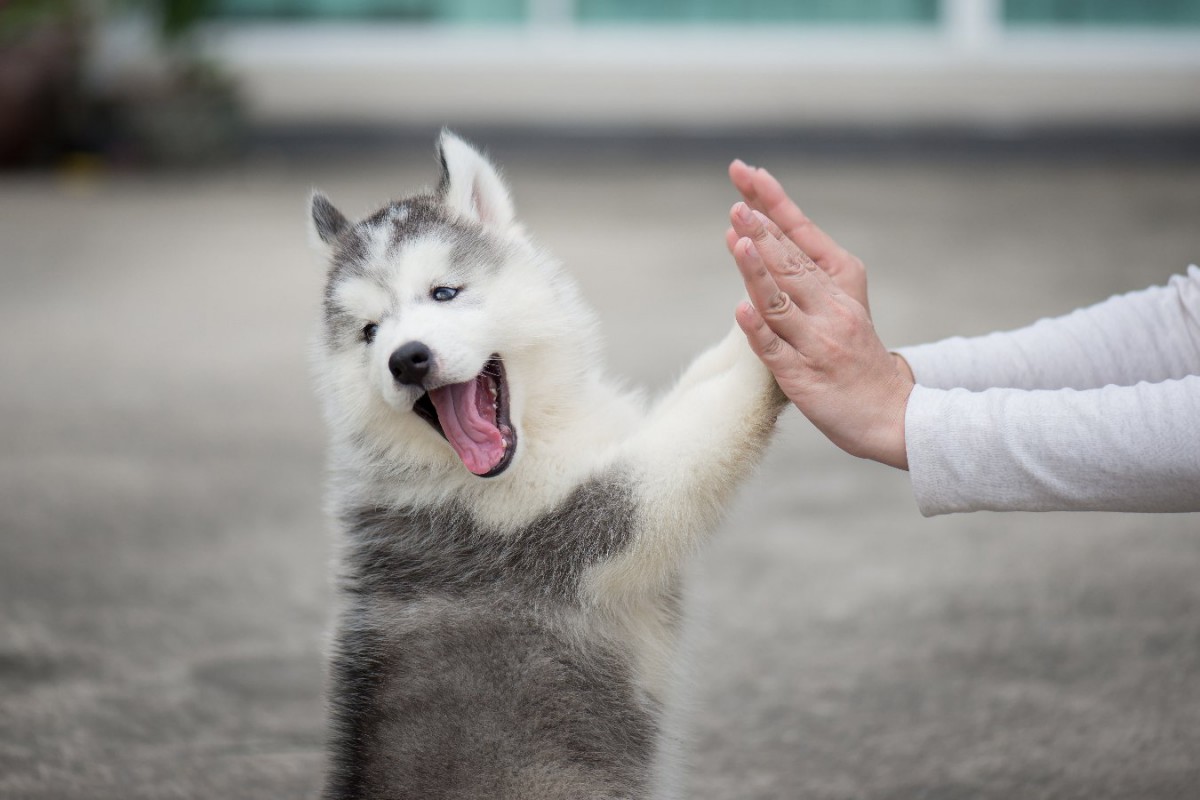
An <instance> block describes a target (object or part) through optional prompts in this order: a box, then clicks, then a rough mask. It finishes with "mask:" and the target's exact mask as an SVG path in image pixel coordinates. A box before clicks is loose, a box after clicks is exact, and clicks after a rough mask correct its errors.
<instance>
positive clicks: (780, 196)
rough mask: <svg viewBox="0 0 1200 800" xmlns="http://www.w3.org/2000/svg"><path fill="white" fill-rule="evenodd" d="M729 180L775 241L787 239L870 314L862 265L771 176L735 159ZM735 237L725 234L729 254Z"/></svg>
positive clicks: (732, 233)
mask: <svg viewBox="0 0 1200 800" xmlns="http://www.w3.org/2000/svg"><path fill="white" fill-rule="evenodd" d="M729 179H730V180H731V181H733V185H734V186H735V187H736V188H737V190H738V191H739V192H741V195H742V198H743V199H744V200H745V201H746V205H748V206H750V208H752V209H754V210H755V211H758V212H759V213H761V214H763V215H765V216H766V217H767V226H768V229H769V230H770V231H771V232H772V233H773V234H774V235H775V237H776V238H779V237H786V238H788V239H790V240H791V241H792V242H793V243H794V244H795V245H796V246H797V247H799V248H800V249H801V250H803V251H804V252H805V253H806V254H807V255H808V257H809V258H811V259H812V261H813V262H814V263H815V264H816V265H817V266H818V267H820V268H821V269H822V270H823V271H824V272H825V274H826V275H828V276H829V277H830V278H832V279H833V282H834V283H835V284H837V286H838V288H839V289H841V290H842V291H843V292H845V293H846V294H848V295H850V296H851V297H853V298H854V299H855V300H857V301H858V302H859V303H860V304H862V307H863V308H865V309H866V310H867V314H868V315H870V313H871V306H870V303H869V302H868V301H867V270H866V267H864V266H863V262H862V261H861V260H860V259H858V258H857V257H856V256H854V255H853V254H852V253H850V252H849V251H847V250H846V249H845V248H843V247H841V246H840V245H839V244H838V243H837V242H835V241H834V240H833V239H832V238H831V237H830V236H829V235H828V234H827V233H825V232H824V231H822V230H821V229H820V228H818V227H817V226H816V225H815V224H814V223H813V221H812V220H810V219H809V218H808V217H807V216H806V215H805V213H804V212H803V211H801V210H800V207H799V206H797V205H796V204H795V202H793V201H792V198H790V197H788V195H787V192H785V191H784V189H783V186H782V185H781V184H780V183H779V181H777V180H775V178H774V176H772V175H771V173H769V172H767V171H766V170H765V169H763V168H761V167H752V166H750V165H749V164H747V163H745V162H744V161H742V160H741V159H735V160H734V161H733V163H732V164H730V165H729ZM738 238H739V237H738V235H737V234H736V233H735V232H734V230H733V228H730V229H729V230H728V231H726V233H725V243H726V245H727V246H728V247H729V251H730V252H731V253H732V252H733V246H734V244H736V243H737V240H738Z"/></svg>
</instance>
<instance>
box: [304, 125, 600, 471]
mask: <svg viewBox="0 0 1200 800" xmlns="http://www.w3.org/2000/svg"><path fill="white" fill-rule="evenodd" d="M438 158H439V160H440V162H441V167H442V175H441V181H440V183H439V185H438V187H437V189H436V190H435V191H434V192H432V193H429V194H422V195H416V196H413V197H409V198H408V199H406V200H402V201H398V202H394V203H390V204H388V205H386V206H384V207H383V208H381V209H379V210H378V211H376V212H375V213H374V214H372V215H371V216H369V217H366V218H365V219H362V220H360V221H358V222H351V221H350V220H349V219H347V218H346V217H345V216H344V215H343V214H342V213H341V212H340V211H338V209H337V208H335V207H334V205H333V204H332V203H331V202H330V201H329V200H328V199H327V198H326V197H325V196H324V195H322V194H319V193H318V194H314V195H313V198H312V225H313V231H314V233H315V236H316V238H317V239H318V240H319V241H320V242H321V244H322V245H323V246H324V247H325V248H326V249H327V250H328V253H329V259H330V269H329V277H328V281H327V284H326V291H325V304H324V306H325V314H324V332H323V336H322V341H321V365H320V377H321V380H322V382H323V388H324V390H325V391H324V394H325V397H326V402H327V408H328V411H329V415H330V419H331V422H333V423H334V424H335V426H337V427H339V428H341V429H342V430H343V432H344V433H347V434H349V435H351V436H352V437H354V438H355V439H358V440H364V443H365V444H368V445H369V446H372V447H373V448H375V449H377V450H381V451H386V452H392V453H396V452H398V451H402V452H403V457H404V458H406V459H407V460H410V461H411V460H413V459H417V460H418V461H424V462H429V463H445V462H446V460H447V459H453V460H454V461H455V462H461V465H462V466H463V467H465V468H466V469H467V470H468V471H469V472H471V473H473V474H474V475H478V476H481V477H494V476H497V475H500V474H501V473H503V472H504V471H505V470H506V469H508V467H509V466H510V465H511V464H512V463H513V462H514V459H515V458H516V456H517V454H518V453H519V452H520V450H521V446H520V442H521V438H522V433H523V428H524V423H525V421H526V419H527V413H526V412H527V410H528V407H529V399H530V396H531V394H533V395H535V396H536V394H537V392H538V386H539V384H545V383H546V381H545V380H544V379H545V378H547V377H549V376H547V375H545V374H544V372H545V370H546V369H547V368H550V366H551V365H552V364H555V363H560V362H561V359H556V358H554V357H552V356H551V355H550V353H551V351H554V350H555V349H559V350H561V348H562V347H563V346H564V345H565V344H566V340H574V339H576V338H577V337H578V336H579V334H580V331H579V330H577V329H578V328H579V327H580V326H579V325H578V322H580V321H582V322H583V323H584V324H583V326H582V327H583V328H585V329H586V328H587V327H589V322H588V320H589V319H590V317H589V315H587V314H586V312H585V311H584V310H582V307H581V306H580V304H579V302H578V299H577V293H576V292H575V291H574V287H573V285H572V284H571V283H570V282H569V281H566V280H565V279H564V277H563V276H562V274H561V272H560V271H559V269H558V267H557V265H555V264H554V263H553V262H552V261H550V260H549V259H548V258H546V257H545V256H544V255H542V254H541V253H540V252H539V251H538V250H537V249H536V248H534V247H533V246H532V244H531V243H530V242H529V240H528V239H527V238H526V236H525V234H524V231H523V230H522V228H521V227H520V226H519V225H518V224H517V223H516V220H515V218H514V213H513V206H512V201H511V199H510V198H509V193H508V190H507V188H506V187H505V185H504V183H503V181H502V180H501V178H500V175H499V174H498V172H497V171H496V169H495V168H494V167H493V166H492V164H491V163H490V162H489V161H488V160H487V159H486V158H484V157H483V156H482V155H481V154H480V153H479V152H478V151H476V150H475V149H473V148H472V147H470V146H469V145H467V144H466V143H465V142H463V141H462V140H461V139H459V138H458V137H457V136H455V135H453V134H451V133H449V132H443V133H442V135H441V137H440V139H439V141H438ZM572 317H575V318H576V324H575V325H572V322H571V319H572ZM535 405H536V401H535Z"/></svg>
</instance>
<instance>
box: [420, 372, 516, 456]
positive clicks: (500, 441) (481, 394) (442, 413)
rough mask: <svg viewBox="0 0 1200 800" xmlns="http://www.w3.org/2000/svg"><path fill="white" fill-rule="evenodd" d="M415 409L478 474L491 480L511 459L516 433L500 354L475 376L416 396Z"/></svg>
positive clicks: (514, 448)
mask: <svg viewBox="0 0 1200 800" xmlns="http://www.w3.org/2000/svg"><path fill="white" fill-rule="evenodd" d="M413 411H414V412H416V413H417V415H418V416H420V417H421V418H422V419H424V420H425V421H426V422H428V423H429V424H430V425H432V426H433V427H434V429H435V430H436V431H437V432H438V433H440V434H442V436H444V437H446V441H448V442H449V443H450V446H451V447H453V448H454V452H456V453H458V457H459V458H461V459H462V462H463V464H464V465H465V466H466V468H467V469H469V470H470V471H471V472H473V473H475V474H476V475H479V476H480V477H483V478H491V477H493V476H495V475H499V474H500V473H501V472H503V471H504V470H505V469H507V468H508V465H509V463H511V462H512V458H513V453H515V452H516V449H517V434H516V432H515V431H514V430H513V429H512V424H511V422H510V420H509V416H508V383H507V382H506V381H505V379H504V364H503V362H501V361H500V357H499V356H498V355H497V356H492V358H491V360H489V361H488V362H487V363H486V364H484V365H483V370H482V371H481V372H480V373H479V374H478V375H476V376H475V377H474V378H472V379H471V380H469V381H463V382H462V383H452V384H449V385H447V386H439V387H438V388H436V389H430V390H429V391H428V392H426V393H425V394H423V395H421V396H420V397H419V398H417V402H416V403H414V404H413Z"/></svg>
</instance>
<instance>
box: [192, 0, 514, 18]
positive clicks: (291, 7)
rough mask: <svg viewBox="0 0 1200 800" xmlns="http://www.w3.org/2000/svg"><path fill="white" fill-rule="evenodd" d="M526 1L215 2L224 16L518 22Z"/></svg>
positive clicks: (260, 0)
mask: <svg viewBox="0 0 1200 800" xmlns="http://www.w3.org/2000/svg"><path fill="white" fill-rule="evenodd" d="M525 5H526V3H525V0H215V6H216V10H217V13H218V14H219V15H221V16H225V17H272V18H277V19H278V18H287V17H303V18H326V19H338V18H340V19H363V18H371V19H396V20H405V21H411V22H466V23H475V22H519V21H521V20H523V19H525Z"/></svg>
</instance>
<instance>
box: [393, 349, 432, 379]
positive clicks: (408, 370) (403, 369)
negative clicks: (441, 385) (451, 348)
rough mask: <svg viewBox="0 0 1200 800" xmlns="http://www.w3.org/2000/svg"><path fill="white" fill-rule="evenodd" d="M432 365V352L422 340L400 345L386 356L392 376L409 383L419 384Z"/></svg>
mask: <svg viewBox="0 0 1200 800" xmlns="http://www.w3.org/2000/svg"><path fill="white" fill-rule="evenodd" d="M432 366H433V353H431V352H429V348H428V347H426V346H425V345H424V344H423V343H422V342H409V343H408V344H405V345H401V346H400V347H399V348H398V349H397V350H396V352H394V353H392V355H391V356H390V357H389V358H388V369H390V370H391V371H392V377H394V378H395V379H396V380H398V381H400V383H407V384H410V385H417V386H419V385H420V384H421V382H422V381H424V380H425V376H426V375H428V374H429V369H430V367H432Z"/></svg>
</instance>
